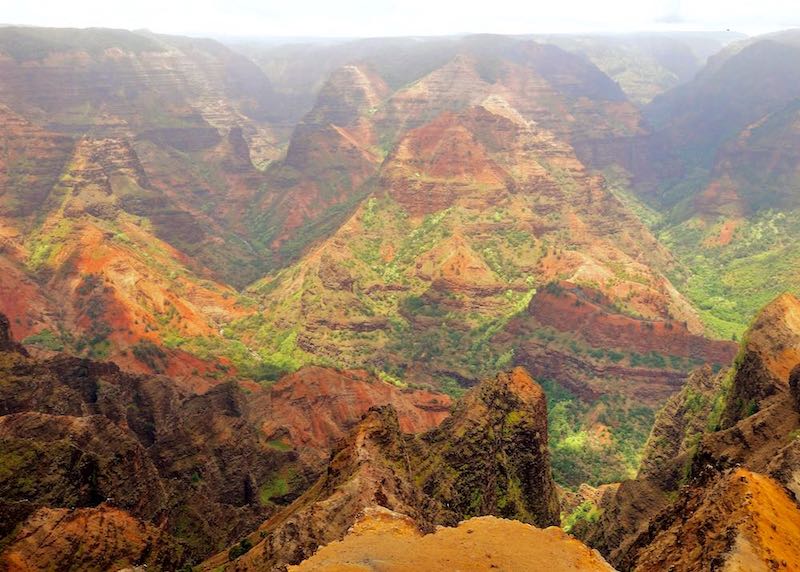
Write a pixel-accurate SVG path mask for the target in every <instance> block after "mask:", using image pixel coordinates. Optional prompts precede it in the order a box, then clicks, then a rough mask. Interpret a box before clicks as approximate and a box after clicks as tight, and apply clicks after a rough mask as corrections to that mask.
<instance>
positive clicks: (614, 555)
mask: <svg viewBox="0 0 800 572" xmlns="http://www.w3.org/2000/svg"><path fill="white" fill-rule="evenodd" d="M797 304H798V300H797V299H796V298H794V297H793V296H788V295H786V296H781V297H779V298H778V299H776V300H775V301H774V302H773V303H771V304H770V305H768V306H767V307H766V308H765V309H764V310H763V311H762V312H761V313H760V314H759V316H758V317H757V318H756V320H755V321H754V322H753V325H752V326H751V329H750V331H749V332H748V333H747V336H746V337H745V341H744V343H743V345H742V350H741V353H740V354H739V356H738V357H737V358H736V360H735V362H734V364H733V366H732V368H731V369H730V370H727V371H722V372H720V373H719V374H716V375H714V374H712V372H711V371H709V370H708V369H705V370H699V371H697V372H695V373H693V374H692V376H690V378H689V380H688V382H687V384H686V386H685V387H684V389H683V390H682V391H681V392H680V393H679V394H677V395H676V396H674V397H673V398H671V399H670V401H669V402H668V403H667V405H666V406H665V407H664V409H663V410H662V411H661V413H660V414H659V417H658V419H657V420H656V423H655V425H654V427H653V431H652V433H651V436H650V439H649V441H648V445H647V447H646V449H645V456H644V458H643V460H642V465H641V471H640V473H639V475H638V477H637V478H636V479H635V480H633V481H628V482H624V483H622V484H621V485H620V486H619V488H618V489H617V492H616V494H613V495H607V496H605V497H604V498H602V499H600V501H599V502H598V507H599V508H600V509H601V511H602V514H601V516H600V517H599V519H598V520H597V521H596V522H595V523H594V524H588V525H586V526H584V527H581V528H579V529H578V531H577V532H578V533H579V534H580V536H581V538H583V539H584V540H585V541H586V542H587V543H588V544H589V545H590V546H593V547H595V548H597V549H598V550H600V551H601V552H602V553H603V554H604V555H605V556H606V557H607V558H608V560H609V561H610V562H611V563H612V564H614V565H615V566H618V567H619V568H620V569H622V570H634V569H635V570H652V569H660V568H664V567H670V566H674V567H675V569H676V570H702V569H706V568H707V566H709V565H712V563H713V564H714V565H726V566H729V567H731V569H754V570H755V569H762V568H763V569H770V568H772V569H791V566H792V565H793V563H794V562H796V561H797V555H798V554H800V545H798V541H800V537H798V536H797V532H798V531H797V530H796V528H795V523H797V522H800V521H798V517H797V514H796V512H797V510H798V509H797V504H796V498H792V496H787V495H793V496H795V497H796V495H797V493H798V491H800V448H798V442H797V439H796V435H797V431H798V429H800V414H798V409H797V405H796V401H795V398H794V397H793V395H792V394H791V390H790V378H791V374H790V371H794V370H795V368H796V367H797V366H796V365H789V364H796V363H797V362H798V359H797V357H796V356H797V351H798V350H799V349H800V344H798V338H797V333H798V332H800V323H798V322H797V321H796V308H797ZM745 397H746V398H747V399H753V402H752V403H755V406H753V407H750V406H748V407H742V400H743V399H744V398H745ZM787 491H789V492H788V493H787ZM787 520H788V521H791V522H792V523H793V524H792V525H790V526H788V527H784V526H783V524H782V523H783V522H786V521H787ZM764 531H766V532H764ZM777 531H780V532H777ZM701 537H702V539H701ZM676 538H680V539H681V543H680V544H678V543H677V542H676V540H675V539H676ZM737 567H738V568H737ZM776 567H777V568H776Z"/></svg>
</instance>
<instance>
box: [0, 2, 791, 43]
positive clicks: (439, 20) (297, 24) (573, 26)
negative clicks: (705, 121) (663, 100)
mask: <svg viewBox="0 0 800 572" xmlns="http://www.w3.org/2000/svg"><path fill="white" fill-rule="evenodd" d="M0 22H2V23H9V24H29V25H38V26H69V27H87V26H105V27H114V28H129V29H137V28H148V29H150V30H152V31H154V32H162V33H174V34H189V35H228V36H335V37H365V36H396V35H442V34H457V33H465V32H491V33H503V34H520V33H528V32H538V33H542V32H552V33H555V32H631V31H646V30H726V29H730V30H732V31H739V32H745V33H748V34H759V33H763V32H769V31H774V30H779V29H785V28H792V27H800V0H758V1H754V0H692V1H689V0H546V1H541V0H527V1H524V0H516V1H515V0H483V1H474V0H401V1H394V0H281V1H273V0H224V1H220V0H125V1H118V0H0Z"/></svg>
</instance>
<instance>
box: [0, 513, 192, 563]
mask: <svg viewBox="0 0 800 572" xmlns="http://www.w3.org/2000/svg"><path fill="white" fill-rule="evenodd" d="M76 547H79V549H76ZM182 552H183V549H182V547H181V546H180V545H178V544H177V543H176V542H175V541H174V540H173V539H172V538H170V536H169V535H168V534H166V533H165V532H164V531H163V530H162V529H161V528H159V527H157V526H154V525H152V524H147V523H145V522H142V521H141V520H137V519H135V518H133V517H132V516H131V515H130V514H128V513H126V512H125V511H123V510H120V509H118V508H114V507H112V506H108V505H101V506H99V507H97V508H83V509H77V510H75V509H66V508H60V509H50V508H42V509H39V510H37V511H36V512H35V513H33V514H32V515H31V516H30V517H29V518H28V519H27V520H26V521H25V522H24V523H22V525H21V526H20V528H19V529H18V530H17V531H16V532H15V533H14V534H13V535H12V536H11V537H10V538H9V539H8V544H7V545H5V546H4V548H3V551H2V553H0V567H2V568H3V569H4V570H10V571H14V572H36V571H37V570H53V569H56V570H64V571H65V572H67V571H69V572H73V571H74V572H83V571H87V572H88V571H93V572H94V571H96V572H103V571H105V570H121V569H130V568H133V567H134V566H136V567H140V566H146V567H150V568H153V569H156V570H176V569H178V568H179V567H180V566H181V563H182V562H183V557H182Z"/></svg>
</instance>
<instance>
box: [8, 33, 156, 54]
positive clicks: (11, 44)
mask: <svg viewBox="0 0 800 572" xmlns="http://www.w3.org/2000/svg"><path fill="white" fill-rule="evenodd" d="M108 48H121V49H123V50H128V51H131V52H134V53H139V52H161V51H164V49H165V48H163V47H162V46H161V45H160V44H158V43H157V42H156V41H155V40H152V39H150V38H147V37H145V36H142V35H139V34H136V33H134V32H129V31H127V30H111V29H102V28H89V29H77V28H16V27H8V28H2V29H0V51H1V52H4V53H6V54H8V55H10V56H11V57H12V58H14V59H15V60H17V61H28V60H38V59H42V58H44V57H46V56H47V55H48V54H51V53H54V52H69V51H85V52H88V53H89V54H92V55H98V54H101V53H103V52H104V51H105V50H107V49H108Z"/></svg>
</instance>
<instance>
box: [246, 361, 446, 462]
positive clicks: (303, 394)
mask: <svg viewBox="0 0 800 572" xmlns="http://www.w3.org/2000/svg"><path fill="white" fill-rule="evenodd" d="M265 401H267V402H268V404H263V405H262V404H261V403H260V398H256V403H254V404H253V407H254V408H255V409H257V410H258V411H259V416H260V417H261V418H263V420H264V421H263V424H262V427H261V428H262V431H263V432H264V434H265V435H266V436H267V437H268V438H269V439H270V440H280V441H283V442H285V443H287V444H289V445H291V446H292V447H293V448H294V449H295V450H296V451H297V452H298V454H299V455H301V456H308V457H309V458H310V459H313V461H312V462H313V463H315V464H319V465H320V466H322V465H323V464H324V463H325V462H327V460H328V456H329V454H330V451H331V450H332V449H333V448H334V447H335V445H336V443H337V442H338V441H339V440H340V439H342V438H343V437H345V436H346V435H347V433H348V432H349V431H350V429H352V427H353V426H354V425H355V424H356V423H357V422H358V420H359V419H361V417H362V416H363V415H364V414H365V413H366V412H367V411H368V410H369V409H370V407H373V406H375V405H381V404H392V406H393V407H394V409H395V411H396V412H397V417H398V423H399V426H400V430H401V431H403V432H405V433H419V432H422V431H426V430H429V429H432V428H434V427H436V426H437V425H439V424H440V423H441V422H442V421H443V420H444V419H445V418H446V417H447V416H448V415H450V408H451V405H452V403H451V399H450V398H449V397H448V396H446V395H444V394H441V393H433V392H429V391H422V390H402V389H398V388H396V387H394V386H392V385H389V384H388V383H383V382H381V381H379V380H376V379H375V378H373V377H372V376H370V375H369V374H368V373H367V372H365V371H357V370H354V371H337V370H333V369H329V368H323V367H317V366H307V367H304V368H302V369H300V370H298V371H297V372H295V373H292V374H290V375H287V376H285V377H283V378H282V379H281V380H279V381H278V382H277V383H275V385H273V386H272V387H271V388H270V389H269V391H268V398H267V399H265Z"/></svg>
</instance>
